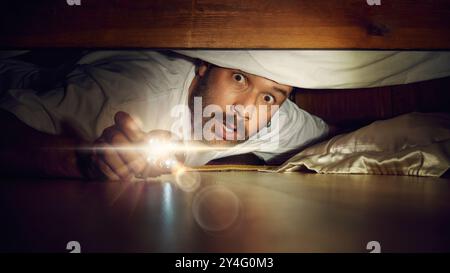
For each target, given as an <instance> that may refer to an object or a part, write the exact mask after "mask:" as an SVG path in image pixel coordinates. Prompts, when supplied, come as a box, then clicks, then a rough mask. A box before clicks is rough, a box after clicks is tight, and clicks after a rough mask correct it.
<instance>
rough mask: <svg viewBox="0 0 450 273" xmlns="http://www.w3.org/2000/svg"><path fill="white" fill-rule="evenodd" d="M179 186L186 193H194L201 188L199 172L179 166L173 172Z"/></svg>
mask: <svg viewBox="0 0 450 273" xmlns="http://www.w3.org/2000/svg"><path fill="white" fill-rule="evenodd" d="M173 172H174V176H175V182H176V184H177V186H178V187H179V188H180V189H181V190H183V191H186V192H193V191H195V190H197V189H198V187H200V184H201V176H200V174H199V173H198V172H196V171H193V170H188V169H187V168H186V167H184V166H177V167H175V168H174V170H173Z"/></svg>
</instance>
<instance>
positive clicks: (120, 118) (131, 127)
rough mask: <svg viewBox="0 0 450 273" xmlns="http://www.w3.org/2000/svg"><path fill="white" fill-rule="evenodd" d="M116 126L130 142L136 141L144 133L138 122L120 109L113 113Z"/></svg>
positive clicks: (139, 139) (141, 137) (142, 136)
mask: <svg viewBox="0 0 450 273" xmlns="http://www.w3.org/2000/svg"><path fill="white" fill-rule="evenodd" d="M114 121H115V123H116V126H117V128H119V130H121V131H122V132H123V133H124V134H125V136H126V137H127V138H128V139H129V140H130V141H131V142H138V141H141V140H142V139H143V138H144V136H145V135H144V133H143V132H142V130H141V128H140V127H139V125H138V123H137V122H136V121H135V120H134V119H133V118H132V117H131V116H130V115H129V114H128V113H125V112H122V111H119V112H117V113H116V114H115V115H114Z"/></svg>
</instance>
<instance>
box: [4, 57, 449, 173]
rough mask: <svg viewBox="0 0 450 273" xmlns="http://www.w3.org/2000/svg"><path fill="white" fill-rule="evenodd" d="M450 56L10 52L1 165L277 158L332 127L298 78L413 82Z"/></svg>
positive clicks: (91, 167)
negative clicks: (40, 62)
mask: <svg viewBox="0 0 450 273" xmlns="http://www.w3.org/2000/svg"><path fill="white" fill-rule="evenodd" d="M449 64H450V54H449V53H448V52H408V51H320V50H184V51H176V52H175V51H97V52H85V53H84V54H82V56H81V58H79V59H77V61H76V62H73V66H71V65H70V64H65V65H62V66H58V68H56V69H46V68H43V67H40V66H37V65H33V64H31V63H28V62H24V61H23V59H22V61H19V60H18V59H15V60H14V59H11V58H9V59H3V60H2V61H0V97H1V101H0V108H1V109H3V112H2V113H1V114H0V118H1V121H2V125H3V128H2V129H3V130H2V134H1V135H2V137H1V139H0V148H1V150H2V152H1V154H0V163H1V166H2V167H1V173H2V175H5V174H9V175H22V174H26V175H32V176H47V177H48V176H51V177H52V176H53V177H75V178H80V177H86V178H93V179H99V178H107V179H122V180H125V179H131V178H133V177H136V176H138V177H142V176H143V177H147V176H155V175H158V174H159V173H161V172H164V171H167V170H171V169H172V167H173V166H180V165H179V164H181V163H180V162H184V164H185V165H187V166H201V165H204V164H206V163H208V162H210V161H211V160H217V159H220V158H225V157H229V156H236V155H241V154H254V155H256V156H257V157H258V158H260V159H262V160H264V161H271V160H273V159H274V158H276V157H279V155H282V154H289V152H291V151H293V150H301V149H303V148H305V147H306V146H307V145H309V144H311V143H312V142H315V141H317V140H319V139H321V138H323V137H325V136H326V135H327V134H329V133H330V131H332V130H330V129H329V128H332V127H331V126H330V127H329V126H328V125H327V124H325V123H324V122H323V121H322V120H321V119H319V118H318V117H315V116H313V115H310V114H308V113H306V112H305V111H303V110H302V109H299V108H298V107H297V105H295V104H294V103H293V102H291V101H290V100H289V99H288V97H289V95H290V94H291V93H292V89H293V87H301V88H312V89H313V88H327V89H330V88H336V89H339V88H361V87H376V86H388V85H397V84H407V83H412V82H420V81H425V80H429V79H436V78H440V77H447V76H450V66H449ZM369 129H370V128H369ZM369 131H370V130H369ZM370 132H371V131H370ZM402 133H404V132H400V138H401V139H404V137H405V136H403V135H402ZM383 137H384V136H383ZM365 139H373V137H371V138H365ZM382 139H384V138H382ZM433 139H434V138H433ZM168 140H169V141H168ZM355 143H358V142H355V141H353V142H351V143H350V146H352V145H353V146H354V144H355ZM372 146H373V145H363V146H361V147H372ZM400 146H401V145H400ZM174 147H175V149H174ZM327 147H328V148H329V147H333V146H332V145H331V146H330V145H328V144H326V145H325V148H323V149H320V151H322V150H327ZM361 147H359V148H361ZM179 148H180V149H179ZM340 148H342V147H340ZM337 150H340V149H337ZM168 151H170V153H168ZM347 152H348V151H346V153H347ZM168 154H169V155H170V156H169V155H168ZM416 154H417V153H416ZM303 156H304V155H302V154H299V155H298V156H297V157H296V158H297V159H298V158H300V159H301V160H302V161H301V162H297V163H296V164H297V165H305V164H306V163H307V164H306V165H308V166H310V165H311V164H310V163H311V162H309V163H308V162H305V159H304V157H303ZM309 156H310V155H309ZM322 156H323V155H321V154H318V155H315V157H316V158H318V159H320V160H317V162H316V163H317V164H316V165H315V166H316V167H318V168H319V169H323V168H322V167H323V165H324V164H325V162H324V161H323V160H321V159H322ZM341 157H342V156H341V155H336V156H331V157H330V158H331V159H330V160H329V163H331V164H334V163H335V160H337V158H341ZM362 157H363V158H362V161H363V163H364V162H365V161H364V160H365V159H364V158H365V157H364V156H362ZM363 159H364V160H363ZM360 161H361V160H360ZM391 161H392V160H391ZM358 162H359V161H358ZM383 162H384V161H383ZM383 162H382V163H383ZM289 164H291V165H292V162H290V163H289ZM289 164H288V165H289ZM297 165H296V166H297ZM317 165H319V166H317ZM362 165H364V166H366V165H367V164H362ZM377 166H378V165H377ZM310 167H311V166H310ZM316 169H317V168H316ZM356 169H357V170H359V169H360V168H356ZM354 170H355V168H351V170H350V171H351V172H354ZM440 172H441V171H439V172H435V173H440ZM408 173H409V171H408Z"/></svg>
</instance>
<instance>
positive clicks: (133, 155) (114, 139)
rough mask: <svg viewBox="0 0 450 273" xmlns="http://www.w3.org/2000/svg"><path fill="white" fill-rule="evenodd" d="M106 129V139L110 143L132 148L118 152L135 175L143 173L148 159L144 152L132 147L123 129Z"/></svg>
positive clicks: (115, 145)
mask: <svg viewBox="0 0 450 273" xmlns="http://www.w3.org/2000/svg"><path fill="white" fill-rule="evenodd" d="M105 131H106V132H105V139H106V141H107V142H109V143H110V145H112V146H113V147H121V148H127V147H128V148H130V149H129V150H126V149H120V150H117V151H116V152H117V154H119V156H120V158H121V159H122V160H123V161H124V162H125V163H126V164H127V165H128V167H129V168H130V169H131V171H132V172H133V173H134V174H135V175H137V174H139V173H141V172H142V171H143V170H144V168H145V165H146V160H145V157H144V156H143V154H142V153H141V152H139V151H135V150H133V149H131V148H132V146H131V143H130V141H129V140H128V138H127V137H126V136H125V135H124V134H123V133H122V132H121V131H117V130H114V129H112V130H105Z"/></svg>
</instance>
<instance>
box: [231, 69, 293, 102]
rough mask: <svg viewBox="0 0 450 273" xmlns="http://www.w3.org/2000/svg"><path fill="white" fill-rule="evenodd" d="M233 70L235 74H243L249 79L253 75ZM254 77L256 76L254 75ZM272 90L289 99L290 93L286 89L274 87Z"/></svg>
mask: <svg viewBox="0 0 450 273" xmlns="http://www.w3.org/2000/svg"><path fill="white" fill-rule="evenodd" d="M233 70H234V71H235V72H238V73H241V74H243V75H244V76H246V77H248V76H249V75H252V74H250V73H247V72H244V71H242V70H240V69H233ZM252 76H256V75H252ZM257 77H259V76H257ZM272 90H273V91H275V92H278V93H281V94H282V95H283V96H285V97H286V98H287V97H288V91H286V90H284V89H281V88H279V87H276V86H274V87H273V88H272Z"/></svg>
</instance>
